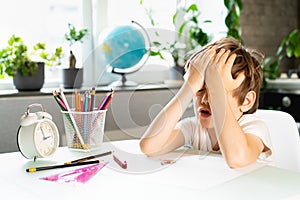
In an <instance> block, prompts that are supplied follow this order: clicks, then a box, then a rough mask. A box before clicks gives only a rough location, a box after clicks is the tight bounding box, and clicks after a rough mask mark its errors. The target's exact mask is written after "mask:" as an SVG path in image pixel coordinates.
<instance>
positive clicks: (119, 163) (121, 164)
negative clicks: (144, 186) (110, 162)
mask: <svg viewBox="0 0 300 200" xmlns="http://www.w3.org/2000/svg"><path fill="white" fill-rule="evenodd" d="M113 158H114V161H115V162H116V163H118V165H119V166H120V167H122V168H123V169H126V168H127V162H126V161H124V162H122V161H121V160H119V159H118V158H117V157H116V156H115V155H113Z"/></svg>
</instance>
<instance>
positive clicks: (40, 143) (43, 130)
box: [34, 121, 58, 156]
mask: <svg viewBox="0 0 300 200" xmlns="http://www.w3.org/2000/svg"><path fill="white" fill-rule="evenodd" d="M57 137H58V136H57V132H56V129H55V128H54V127H53V125H52V124H51V123H50V122H49V121H42V122H40V123H38V124H37V126H36V129H35V136H34V142H35V146H36V148H37V151H38V152H39V153H40V154H41V155H43V156H50V155H51V154H52V153H54V151H55V150H56V147H57V141H58V138H57Z"/></svg>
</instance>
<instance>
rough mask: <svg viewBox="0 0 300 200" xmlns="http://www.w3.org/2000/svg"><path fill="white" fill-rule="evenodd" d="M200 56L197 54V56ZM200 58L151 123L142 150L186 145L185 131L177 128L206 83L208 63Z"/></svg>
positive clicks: (153, 151) (154, 152)
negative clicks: (203, 62) (200, 60)
mask: <svg viewBox="0 0 300 200" xmlns="http://www.w3.org/2000/svg"><path fill="white" fill-rule="evenodd" d="M197 56H198V57H199V56H200V54H199V55H196V56H195V57H197ZM199 64H202V62H201V63H200V62H199V60H197V59H193V60H191V62H190V63H189V68H188V71H187V72H186V75H185V77H186V81H185V82H184V83H183V85H182V87H181V88H180V90H179V91H178V93H177V94H176V95H175V96H174V97H173V98H172V99H171V101H170V102H169V103H168V104H167V105H166V106H165V107H164V108H163V110H162V111H161V112H160V113H159V114H158V115H157V116H156V118H155V119H154V120H153V122H152V123H151V124H150V126H149V127H148V129H147V130H146V132H145V134H144V135H143V137H142V139H141V141H140V147H141V150H142V151H143V152H144V153H145V154H147V155H148V156H155V155H160V154H163V153H167V152H170V151H172V150H174V149H176V148H178V147H180V146H182V145H184V142H185V141H184V136H183V133H182V132H181V131H180V130H179V129H177V128H175V125H176V123H177V122H178V121H179V120H180V118H181V117H182V115H183V113H184V111H185V109H186V108H187V106H188V105H189V103H190V102H191V100H192V98H193V97H194V95H195V93H196V92H197V91H198V90H199V89H201V88H202V87H203V85H204V74H205V67H206V66H207V64H206V65H201V66H199Z"/></svg>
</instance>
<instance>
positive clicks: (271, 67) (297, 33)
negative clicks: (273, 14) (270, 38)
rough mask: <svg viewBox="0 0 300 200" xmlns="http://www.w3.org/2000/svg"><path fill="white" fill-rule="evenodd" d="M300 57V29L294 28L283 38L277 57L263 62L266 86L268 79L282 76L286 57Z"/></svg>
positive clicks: (268, 58)
mask: <svg viewBox="0 0 300 200" xmlns="http://www.w3.org/2000/svg"><path fill="white" fill-rule="evenodd" d="M285 56H286V57H288V58H299V57H300V30H299V29H294V30H293V31H291V32H290V33H289V34H288V35H287V36H286V37H284V38H283V39H282V41H281V42H280V45H279V46H278V48H277V50H276V55H275V57H272V56H270V57H267V58H266V59H265V60H264V63H263V72H264V87H266V79H267V78H268V79H270V80H274V79H276V78H278V77H279V76H280V64H281V61H282V59H283V58H284V57H285Z"/></svg>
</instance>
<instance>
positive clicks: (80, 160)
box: [65, 151, 112, 165]
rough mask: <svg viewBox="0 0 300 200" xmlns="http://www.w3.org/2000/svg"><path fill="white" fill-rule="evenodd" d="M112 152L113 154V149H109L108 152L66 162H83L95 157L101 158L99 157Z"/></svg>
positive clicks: (67, 163)
mask: <svg viewBox="0 0 300 200" xmlns="http://www.w3.org/2000/svg"><path fill="white" fill-rule="evenodd" d="M110 154H112V151H108V152H105V153H100V154H96V155H91V156H88V157H84V158H80V159H77V160H72V161H69V162H66V163H65V164H66V165H69V164H72V163H77V162H83V161H86V160H91V159H94V158H99V157H102V156H107V155H110Z"/></svg>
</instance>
